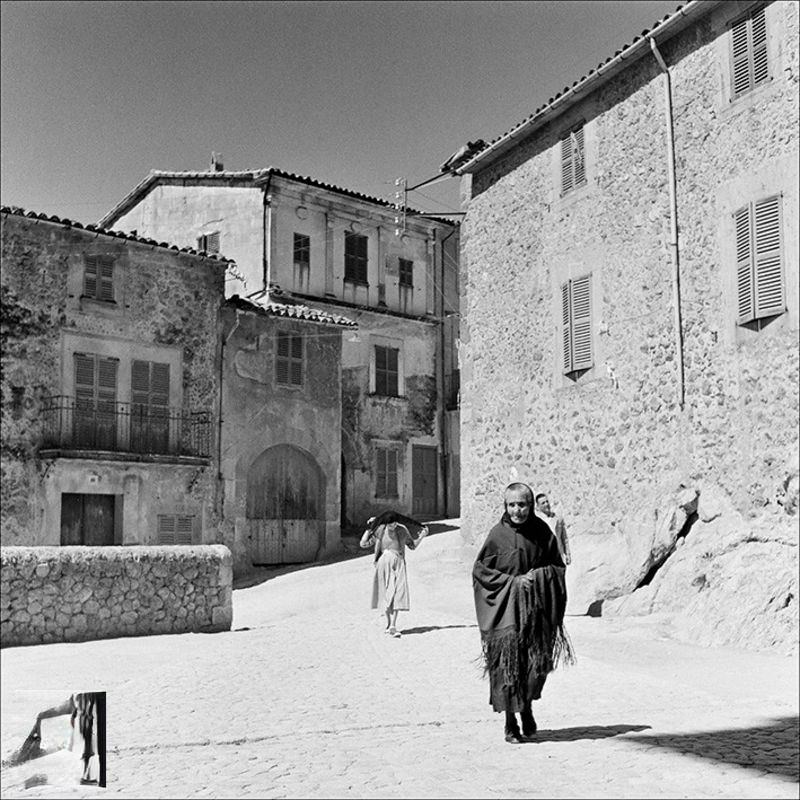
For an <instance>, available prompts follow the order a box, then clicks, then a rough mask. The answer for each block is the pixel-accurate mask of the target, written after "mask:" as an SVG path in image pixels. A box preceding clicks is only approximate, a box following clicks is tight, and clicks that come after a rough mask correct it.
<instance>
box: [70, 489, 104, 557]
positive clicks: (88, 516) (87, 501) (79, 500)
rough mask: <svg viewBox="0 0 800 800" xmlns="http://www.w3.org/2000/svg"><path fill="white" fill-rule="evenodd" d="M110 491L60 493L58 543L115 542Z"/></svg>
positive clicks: (97, 543) (96, 544)
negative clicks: (105, 492)
mask: <svg viewBox="0 0 800 800" xmlns="http://www.w3.org/2000/svg"><path fill="white" fill-rule="evenodd" d="M115 501H116V498H115V496H114V495H113V494H72V493H68V492H64V493H63V494H62V495H61V544H62V545H87V546H95V547H96V546H104V545H113V544H114V504H115Z"/></svg>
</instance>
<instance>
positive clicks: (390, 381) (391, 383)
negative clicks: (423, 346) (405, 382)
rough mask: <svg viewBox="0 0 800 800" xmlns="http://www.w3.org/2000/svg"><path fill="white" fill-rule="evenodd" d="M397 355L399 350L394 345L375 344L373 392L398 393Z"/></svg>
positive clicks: (390, 395)
mask: <svg viewBox="0 0 800 800" xmlns="http://www.w3.org/2000/svg"><path fill="white" fill-rule="evenodd" d="M399 356H400V351H399V350H398V349H397V348H395V347H381V346H380V345H375V394H380V395H384V396H386V397H397V396H398V395H399V393H400V392H399V384H400V370H399Z"/></svg>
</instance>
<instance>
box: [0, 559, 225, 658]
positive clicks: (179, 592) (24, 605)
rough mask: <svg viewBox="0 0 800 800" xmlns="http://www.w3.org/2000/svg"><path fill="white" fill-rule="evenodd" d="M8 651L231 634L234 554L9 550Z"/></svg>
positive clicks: (3, 609)
mask: <svg viewBox="0 0 800 800" xmlns="http://www.w3.org/2000/svg"><path fill="white" fill-rule="evenodd" d="M0 553H1V555H0V558H1V559H2V562H1V563H2V571H1V572H0V582H2V606H0V625H1V626H2V627H0V639H2V645H3V646H4V647H11V646H15V645H28V644H45V643H50V642H81V641H87V640H90V639H110V638H114V637H118V636H146V635H152V634H169V633H188V632H206V633H210V632H215V631H226V630H230V626H231V620H232V618H233V608H232V601H231V597H232V595H231V591H232V581H233V573H232V565H231V553H230V551H229V550H228V548H227V547H224V546H222V545H201V546H196V547H187V546H175V547H4V548H2V551H0Z"/></svg>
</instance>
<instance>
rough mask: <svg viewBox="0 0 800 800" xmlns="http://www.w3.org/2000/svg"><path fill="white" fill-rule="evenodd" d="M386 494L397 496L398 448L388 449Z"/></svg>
mask: <svg viewBox="0 0 800 800" xmlns="http://www.w3.org/2000/svg"><path fill="white" fill-rule="evenodd" d="M386 496H387V497H397V450H394V449H391V450H387V451H386Z"/></svg>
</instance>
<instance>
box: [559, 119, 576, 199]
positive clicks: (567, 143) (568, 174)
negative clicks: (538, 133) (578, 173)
mask: <svg viewBox="0 0 800 800" xmlns="http://www.w3.org/2000/svg"><path fill="white" fill-rule="evenodd" d="M573 186H574V181H573V179H572V142H571V140H570V134H566V135H565V136H563V137H562V138H561V194H566V193H567V192H568V191H570V189H572V187H573Z"/></svg>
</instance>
